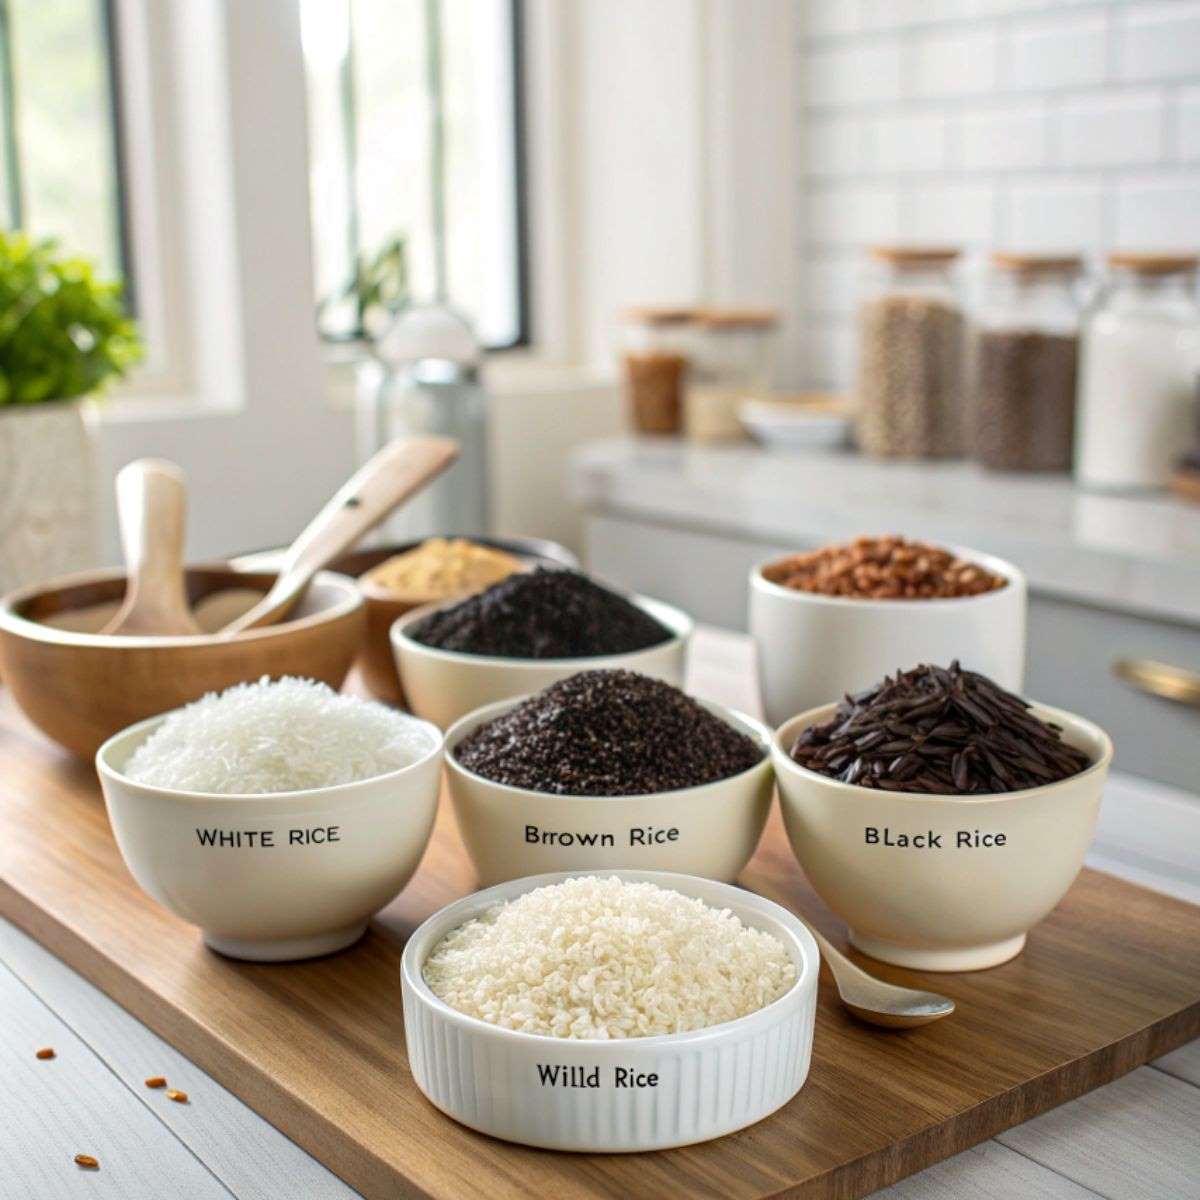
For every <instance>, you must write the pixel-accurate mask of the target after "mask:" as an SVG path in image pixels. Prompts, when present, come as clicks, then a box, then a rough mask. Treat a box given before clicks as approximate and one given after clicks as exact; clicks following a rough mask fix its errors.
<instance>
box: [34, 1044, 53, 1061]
mask: <svg viewBox="0 0 1200 1200" xmlns="http://www.w3.org/2000/svg"><path fill="white" fill-rule="evenodd" d="M37 1057H38V1058H43V1059H44V1058H53V1057H54V1047H53V1046H43V1047H42V1048H41V1049H40V1050H39V1051H38V1052H37Z"/></svg>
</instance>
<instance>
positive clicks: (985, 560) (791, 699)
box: [750, 546, 1028, 725]
mask: <svg viewBox="0 0 1200 1200" xmlns="http://www.w3.org/2000/svg"><path fill="white" fill-rule="evenodd" d="M947 549H950V550H952V551H953V553H955V554H957V555H958V556H959V557H961V558H965V559H969V560H970V561H972V562H976V563H979V564H980V565H981V566H983V567H986V568H987V569H988V570H989V571H992V572H994V573H995V574H997V575H1002V576H1004V578H1005V579H1007V580H1008V585H1007V586H1006V587H1003V588H1000V589H999V590H997V591H994V592H987V593H985V594H984V595H982V596H968V597H964V598H962V599H957V600H848V599H844V598H842V597H840V596H818V595H813V594H811V593H809V592H798V591H794V590H793V589H791V588H786V587H781V586H780V585H779V584H777V583H771V582H770V581H769V580H767V579H765V578H763V574H762V572H763V568H764V567H765V566H767V565H769V564H768V563H759V565H758V566H756V567H755V568H754V569H753V570H752V571H751V572H750V633H751V636H752V637H753V638H754V647H755V652H756V654H757V658H758V678H759V685H760V687H761V688H762V698H763V709H764V711H765V712H766V714H767V720H768V721H769V722H770V723H771V724H772V725H778V724H780V723H781V722H783V721H786V720H787V719H788V718H789V717H791V716H794V715H795V714H796V713H798V712H805V711H807V710H808V709H810V708H815V707H816V706H817V705H818V704H825V703H827V702H828V701H830V700H833V699H836V698H838V697H840V696H843V695H845V694H846V693H847V692H858V691H861V690H862V689H863V688H868V687H872V686H874V685H875V684H876V683H878V682H879V680H880V679H882V678H883V676H884V675H886V674H890V673H892V672H894V671H898V670H899V671H906V670H908V669H909V668H910V667H915V666H917V665H918V664H919V663H936V664H937V665H939V666H943V667H945V666H949V665H950V663H951V662H953V661H954V659H958V660H959V661H960V662H961V663H962V665H963V666H964V667H967V668H969V669H970V670H972V671H979V672H980V673H981V674H983V675H987V676H988V677H989V678H991V679H994V680H995V681H996V682H997V683H998V684H999V685H1000V686H1001V687H1003V688H1007V689H1008V690H1009V691H1013V692H1020V691H1021V689H1022V687H1023V685H1024V681H1025V618H1026V609H1027V607H1028V600H1027V589H1026V584H1025V576H1024V575H1023V574H1022V573H1021V571H1019V570H1018V569H1017V568H1016V567H1014V566H1013V565H1012V564H1011V563H1007V562H1004V561H1003V560H1002V559H999V558H993V557H992V556H991V555H987V554H979V553H976V552H975V551H974V550H966V549H963V548H961V547H953V546H952V547H947ZM771 561H772V562H774V561H777V559H772V560H771Z"/></svg>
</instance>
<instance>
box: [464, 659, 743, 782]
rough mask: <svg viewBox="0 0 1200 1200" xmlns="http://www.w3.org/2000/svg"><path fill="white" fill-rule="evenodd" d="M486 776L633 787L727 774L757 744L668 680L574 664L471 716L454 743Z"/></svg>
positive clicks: (469, 765) (712, 778) (471, 767)
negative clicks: (540, 685)
mask: <svg viewBox="0 0 1200 1200" xmlns="http://www.w3.org/2000/svg"><path fill="white" fill-rule="evenodd" d="M454 756H455V758H457V759H458V761H459V762H460V763H462V765H463V766H464V767H466V768H467V769H468V770H469V771H474V772H475V774H477V775H482V776H483V777H484V778H485V779H491V780H494V781H495V782H496V783H504V784H508V785H509V786H511V787H519V788H526V789H529V790H531V791H535V792H553V793H555V794H557V795H566V796H640V795H645V794H647V793H650V792H669V791H674V790H675V789H677V788H687V787H696V786H698V785H700V784H704V783H713V782H714V781H716V780H718V779H727V778H728V777H729V776H731V775H737V774H739V773H741V772H742V771H746V770H749V768H751V767H753V766H755V765H756V764H757V763H759V762H761V761H762V758H763V751H762V748H761V747H760V746H759V745H758V743H756V742H755V741H754V740H753V739H752V738H749V737H747V736H746V735H745V734H743V733H740V732H739V731H738V730H736V729H734V728H733V727H732V726H731V725H727V724H726V723H725V722H724V721H722V720H721V719H720V718H719V717H716V716H714V715H713V714H712V713H711V712H709V711H708V709H706V708H704V707H703V706H702V705H699V704H697V703H696V702H695V701H694V700H692V699H690V698H689V697H688V696H685V695H684V693H683V692H681V691H680V690H679V689H678V688H674V687H671V685H670V684H667V683H663V682H662V681H661V680H658V679H650V678H648V677H647V676H645V675H637V674H635V673H634V672H632V671H583V672H580V674H578V675H572V676H571V677H570V678H569V679H564V680H562V681H561V682H559V683H555V684H552V685H551V686H550V687H548V688H546V689H545V690H544V691H541V692H539V693H538V694H537V695H536V696H531V697H530V698H529V699H528V700H526V701H524V703H522V704H519V705H517V707H516V708H514V709H511V710H509V711H508V712H506V713H504V714H502V715H501V716H499V717H496V718H495V720H492V721H489V722H487V724H485V725H481V726H480V727H479V728H478V729H476V730H475V731H474V732H473V733H471V734H470V735H469V736H468V737H466V738H464V739H463V740H462V741H461V742H460V743H459V744H458V746H457V748H456V749H455V751H454Z"/></svg>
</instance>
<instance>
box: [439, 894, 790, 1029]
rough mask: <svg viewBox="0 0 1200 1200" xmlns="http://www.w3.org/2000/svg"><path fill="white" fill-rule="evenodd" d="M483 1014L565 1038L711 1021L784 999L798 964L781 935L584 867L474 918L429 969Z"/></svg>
mask: <svg viewBox="0 0 1200 1200" xmlns="http://www.w3.org/2000/svg"><path fill="white" fill-rule="evenodd" d="M423 974H424V977H425V982H426V983H427V984H428V985H429V987H430V989H431V990H432V991H433V993H434V995H436V996H438V997H439V998H440V999H441V1000H443V1001H444V1002H445V1003H446V1004H448V1005H450V1007H451V1008H455V1009H457V1010H458V1011H459V1012H463V1013H466V1014H468V1015H469V1016H472V1017H478V1018H479V1019H480V1020H483V1021H488V1022H489V1023H491V1024H493V1025H500V1026H502V1027H503V1028H505V1029H517V1030H520V1031H522V1032H524V1033H535V1034H542V1035H545V1036H548V1037H559V1038H638V1037H656V1036H659V1035H661V1034H668V1033H684V1032H686V1031H688V1030H691V1029H705V1028H707V1027H708V1026H710V1025H718V1024H720V1023H721V1022H723V1021H732V1020H734V1019H736V1018H737V1017H744V1016H746V1015H747V1014H749V1013H752V1012H756V1011H757V1010H758V1009H760V1008H764V1007H766V1005H768V1004H771V1003H772V1002H773V1001H775V1000H778V999H779V997H780V996H782V995H783V994H784V993H785V992H786V991H787V990H788V989H789V988H790V987H791V986H792V984H793V983H794V982H795V979H796V968H795V965H794V964H793V962H792V960H791V958H790V957H789V955H788V953H787V951H786V950H785V949H784V947H783V945H782V944H781V943H780V941H779V939H778V938H775V937H773V936H772V935H771V934H769V933H764V932H763V931H761V930H758V929H751V928H749V927H747V926H745V925H743V924H742V922H741V921H740V920H739V919H738V918H737V917H736V916H735V915H734V914H733V913H732V912H730V911H729V910H728V909H724V910H721V909H716V908H712V907H710V906H709V905H707V904H705V903H704V901H702V900H697V899H693V898H692V897H690V896H683V895H681V894H680V893H679V892H675V891H671V890H669V889H667V888H661V887H659V886H657V885H656V884H653V883H627V882H625V881H623V880H621V879H619V878H618V877H616V876H611V877H610V878H607V879H602V878H598V877H595V876H584V877H581V878H578V879H568V880H567V881H566V882H564V883H558V884H553V885H551V886H548V887H541V888H537V889H535V890H534V891H531V892H526V893H525V894H524V895H523V896H519V897H518V898H517V899H515V900H512V901H509V902H508V903H506V904H498V905H496V906H495V907H494V908H491V909H489V910H488V912H487V913H485V914H484V916H483V917H481V918H478V919H476V920H472V921H468V922H467V923H466V924H464V925H461V926H459V927H458V928H457V929H455V930H453V931H452V932H451V933H449V934H447V935H446V936H445V937H444V938H443V939H442V940H441V941H440V942H439V943H438V944H437V946H435V947H434V949H433V952H432V953H431V954H430V956H429V958H428V959H427V960H426V962H425V966H424V969H423Z"/></svg>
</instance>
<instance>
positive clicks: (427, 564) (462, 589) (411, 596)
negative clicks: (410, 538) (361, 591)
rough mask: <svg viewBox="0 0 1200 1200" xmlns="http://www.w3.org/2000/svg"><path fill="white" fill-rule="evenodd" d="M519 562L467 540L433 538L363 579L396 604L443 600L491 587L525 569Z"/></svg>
mask: <svg viewBox="0 0 1200 1200" xmlns="http://www.w3.org/2000/svg"><path fill="white" fill-rule="evenodd" d="M523 565H524V564H523V563H522V562H521V560H520V559H518V558H514V557H513V556H512V555H511V554H506V553H505V552H504V551H503V550H493V549H492V548H491V547H490V546H480V545H479V544H478V543H476V542H470V541H468V540H467V539H466V538H430V539H429V540H428V541H426V542H422V543H421V545H419V546H418V547H417V548H416V549H415V550H406V551H405V552H404V553H403V554H396V555H394V556H393V557H392V558H389V559H387V561H386V562H381V563H380V564H379V566H377V567H372V568H371V570H369V571H368V572H367V573H366V574H365V575H363V576H362V582H363V583H364V584H366V585H367V586H368V587H370V588H371V589H372V590H375V591H382V592H386V593H387V594H388V595H389V596H391V597H393V598H394V599H397V600H422V601H426V600H442V599H446V598H449V597H452V596H461V595H463V594H464V593H466V592H475V591H478V590H480V589H481V588H487V587H491V586H492V584H493V583H499V582H500V580H502V579H507V578H508V576H509V575H511V574H512V573H513V572H514V571H520V570H521V569H522V567H523Z"/></svg>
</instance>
